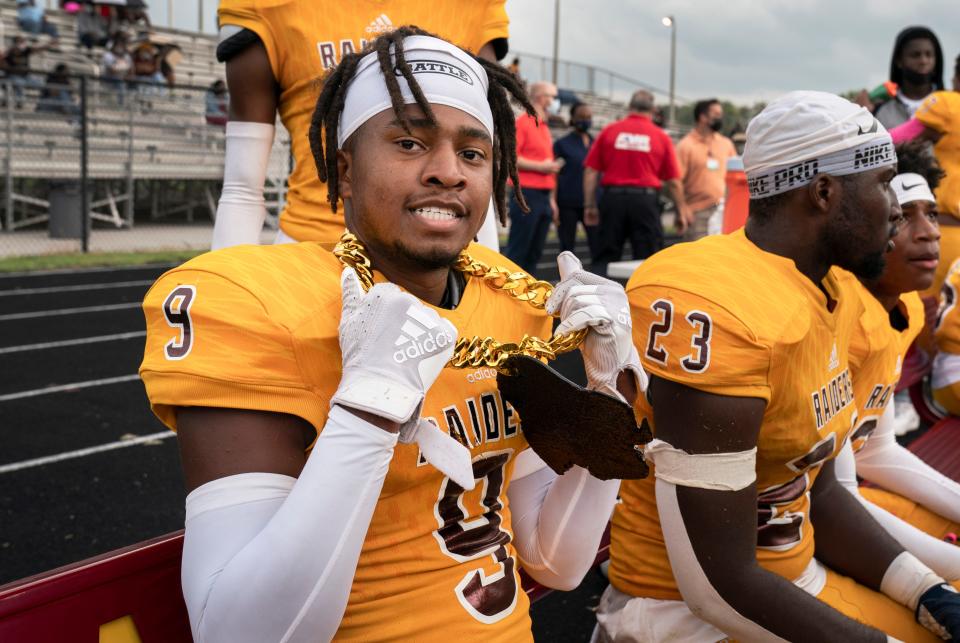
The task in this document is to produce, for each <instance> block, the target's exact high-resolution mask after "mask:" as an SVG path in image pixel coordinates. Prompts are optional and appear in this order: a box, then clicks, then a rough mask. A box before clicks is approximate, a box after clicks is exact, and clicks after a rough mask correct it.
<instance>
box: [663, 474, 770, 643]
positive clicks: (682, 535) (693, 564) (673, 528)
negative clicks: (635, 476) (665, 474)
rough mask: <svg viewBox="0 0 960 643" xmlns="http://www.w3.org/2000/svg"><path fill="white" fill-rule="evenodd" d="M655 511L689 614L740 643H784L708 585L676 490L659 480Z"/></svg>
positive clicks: (668, 483)
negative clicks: (744, 642)
mask: <svg viewBox="0 0 960 643" xmlns="http://www.w3.org/2000/svg"><path fill="white" fill-rule="evenodd" d="M656 490H657V510H658V513H659V514H660V527H661V528H662V529H663V539H664V542H666V544H667V555H668V557H669V559H670V567H671V568H672V569H673V575H674V578H676V580H677V587H678V588H679V589H680V594H682V595H683V600H684V601H685V602H686V603H687V606H688V607H689V608H690V611H691V612H693V613H694V614H696V615H697V616H698V617H699V618H702V619H703V620H705V621H707V622H708V623H710V624H711V625H713V626H714V627H716V628H717V629H719V630H721V631H723V632H726V633H727V635H729V636H730V637H731V638H735V639H738V640H742V641H762V642H764V643H766V642H768V641H775V642H776V643H786V639H782V638H780V637H779V636H777V635H776V634H774V633H773V632H770V631H769V630H767V629H765V628H764V627H762V626H760V625H758V624H757V623H754V622H753V621H751V620H750V619H748V618H747V617H745V616H743V615H742V614H740V612H738V611H737V610H736V609H734V607H733V606H731V605H730V604H729V603H727V602H726V601H725V600H724V599H723V597H722V596H720V593H719V592H718V591H717V590H716V589H715V588H714V587H713V585H712V584H711V583H710V579H709V578H707V573H706V572H705V571H703V567H701V566H700V561H699V560H697V554H696V552H694V551H693V544H692V543H691V542H690V536H688V535H687V528H686V526H685V525H684V523H683V516H681V515H680V504H679V503H678V502H677V486H676V485H675V484H673V483H672V482H667V481H666V480H663V479H662V478H659V477H658V478H657V482H656Z"/></svg>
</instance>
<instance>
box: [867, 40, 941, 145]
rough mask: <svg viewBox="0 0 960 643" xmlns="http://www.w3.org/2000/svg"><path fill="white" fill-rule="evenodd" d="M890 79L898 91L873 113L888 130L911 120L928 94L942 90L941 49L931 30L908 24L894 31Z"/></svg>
mask: <svg viewBox="0 0 960 643" xmlns="http://www.w3.org/2000/svg"><path fill="white" fill-rule="evenodd" d="M890 80H891V81H892V82H893V83H895V84H896V85H897V94H896V96H894V97H892V98H890V99H889V100H887V101H886V102H885V103H883V104H881V105H880V106H879V107H877V109H876V111H875V112H874V115H875V116H876V117H877V120H878V121H880V123H882V124H883V126H884V127H886V128H887V129H890V128H892V127H896V126H897V125H901V124H903V123H905V122H907V121H908V120H910V118H912V117H913V114H914V112H916V111H917V108H918V107H920V105H921V103H923V101H924V99H925V98H926V97H927V96H929V95H930V94H931V93H932V92H935V91H937V90H941V89H943V51H942V50H941V48H940V41H939V40H938V39H937V37H936V35H934V33H933V32H932V31H931V30H930V29H928V28H926V27H907V28H906V29H904V30H903V31H901V32H900V33H899V34H897V40H896V42H895V44H894V46H893V56H892V57H891V59H890Z"/></svg>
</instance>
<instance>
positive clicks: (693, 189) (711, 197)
mask: <svg viewBox="0 0 960 643" xmlns="http://www.w3.org/2000/svg"><path fill="white" fill-rule="evenodd" d="M693 118H694V120H695V122H696V125H695V126H694V128H693V129H692V130H690V133H689V134H687V135H686V136H684V137H683V139H682V140H681V141H680V142H679V143H678V144H677V161H679V163H680V177H681V179H682V180H683V193H684V195H686V197H687V206H688V207H689V208H690V210H691V211H692V212H693V221H692V222H691V224H690V225H689V226H688V227H687V229H686V230H685V231H684V232H683V240H684V241H696V240H697V239H699V238H700V237H705V236H707V235H708V234H720V229H721V227H722V224H723V197H724V194H725V193H726V175H727V159H729V158H730V157H731V156H736V155H737V150H736V148H735V147H734V145H733V141H731V140H730V139H729V138H727V137H726V136H724V135H723V134H721V133H720V129H721V128H722V127H723V106H722V105H721V104H720V101H719V100H717V99H716V98H710V99H707V100H702V101H699V102H698V103H697V104H696V105H694V107H693Z"/></svg>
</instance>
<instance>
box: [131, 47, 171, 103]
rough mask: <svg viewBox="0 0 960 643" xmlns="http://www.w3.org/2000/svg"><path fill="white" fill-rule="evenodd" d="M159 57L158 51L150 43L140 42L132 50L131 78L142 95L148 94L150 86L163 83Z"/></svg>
mask: <svg viewBox="0 0 960 643" xmlns="http://www.w3.org/2000/svg"><path fill="white" fill-rule="evenodd" d="M159 55H160V50H159V49H157V47H156V46H155V45H153V44H152V43H150V42H141V43H139V44H137V46H136V47H135V48H134V50H133V78H134V80H136V81H137V82H138V89H140V90H141V91H142V92H144V93H150V87H151V86H157V85H162V84H163V83H164V77H163V74H162V73H161V72H160V60H159Z"/></svg>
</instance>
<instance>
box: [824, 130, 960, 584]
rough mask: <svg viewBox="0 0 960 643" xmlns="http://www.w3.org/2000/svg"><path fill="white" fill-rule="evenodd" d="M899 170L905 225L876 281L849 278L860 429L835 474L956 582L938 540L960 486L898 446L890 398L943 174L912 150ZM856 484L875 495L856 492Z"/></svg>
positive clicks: (917, 322) (957, 569)
mask: <svg viewBox="0 0 960 643" xmlns="http://www.w3.org/2000/svg"><path fill="white" fill-rule="evenodd" d="M897 169H898V171H899V172H900V173H899V174H898V175H897V176H896V177H895V178H894V179H893V182H892V183H891V185H892V186H893V190H894V192H895V193H896V195H897V201H898V202H899V203H900V208H901V209H902V211H903V220H902V221H901V223H900V225H899V226H898V232H897V236H896V237H894V239H893V243H894V248H893V250H892V251H891V252H889V253H887V255H886V267H885V268H884V270H883V274H882V275H881V276H880V277H879V278H878V279H874V280H864V281H863V282H862V283H860V282H858V281H857V280H856V278H855V277H853V275H850V274H849V273H847V274H846V277H847V279H849V281H850V282H851V285H852V288H853V289H854V290H856V291H858V293H859V295H860V299H861V301H862V303H863V308H864V311H863V315H862V317H861V318H860V322H859V324H857V325H856V327H855V329H854V334H853V336H852V338H851V344H850V375H851V377H852V378H853V393H854V399H855V401H856V405H857V426H856V427H855V428H854V430H853V432H852V433H851V434H850V437H849V439H848V440H847V442H846V444H844V446H843V449H842V450H841V452H840V454H839V455H838V456H837V461H836V474H837V479H838V480H839V481H840V483H841V484H842V485H843V486H845V487H846V488H847V489H848V490H849V491H850V492H851V493H853V494H854V495H855V496H856V497H857V498H858V499H860V501H861V502H862V503H863V505H864V506H865V507H866V508H867V510H868V511H869V512H870V513H871V515H873V517H874V518H876V520H877V522H879V523H880V524H881V525H882V526H883V527H884V528H885V529H886V530H887V531H888V532H889V533H890V534H891V535H892V536H893V537H894V538H895V539H896V540H897V542H899V543H900V544H901V545H903V546H904V548H905V549H906V550H907V551H909V552H910V553H911V554H913V555H914V556H916V557H917V558H919V559H920V560H921V561H923V563H924V564H926V565H927V566H929V567H930V568H931V569H933V570H934V571H935V572H936V573H937V574H939V575H940V576H943V577H944V578H946V579H948V580H951V581H956V580H957V579H960V547H957V546H955V545H953V544H950V543H947V542H944V540H943V538H944V536H946V535H947V534H949V533H955V532H957V531H960V524H958V521H960V483H957V482H954V481H953V480H950V479H949V478H947V477H946V476H944V475H943V474H941V473H939V472H938V471H936V470H934V469H933V468H932V467H930V466H929V465H927V464H926V463H924V462H923V461H922V460H920V459H919V458H918V457H916V456H915V455H913V454H912V453H910V452H909V451H908V450H907V449H905V448H904V447H902V446H900V445H899V444H898V443H897V441H896V436H895V435H894V422H893V419H894V408H893V407H894V397H893V392H894V390H896V387H897V382H898V381H899V380H900V371H901V367H902V365H903V362H904V358H905V356H906V353H907V349H908V348H909V347H910V345H911V344H912V343H913V342H914V340H915V339H916V338H917V336H918V334H919V333H920V330H921V329H922V328H923V326H924V322H925V311H924V306H923V303H922V302H921V301H920V296H919V294H918V292H917V291H918V290H924V289H925V288H928V287H929V286H930V283H931V282H932V281H933V278H934V273H935V272H936V269H937V260H938V258H939V239H940V230H939V226H938V225H937V214H938V213H937V207H936V199H935V198H934V196H933V192H932V189H935V188H936V187H937V182H938V181H939V178H940V176H941V175H942V172H941V171H940V169H939V168H938V167H937V166H936V162H935V161H934V159H933V157H932V156H931V155H930V154H929V153H927V151H926V150H925V149H924V147H922V146H919V145H915V144H908V145H902V146H899V147H898V148H897ZM925 177H929V179H930V180H929V182H928V180H927V178H925ZM854 453H856V457H855V458H854ZM858 475H859V476H860V477H862V478H863V479H865V480H868V481H869V482H872V483H874V484H875V485H878V487H880V488H878V487H864V488H860V487H859V486H858V484H857V476H858Z"/></svg>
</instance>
